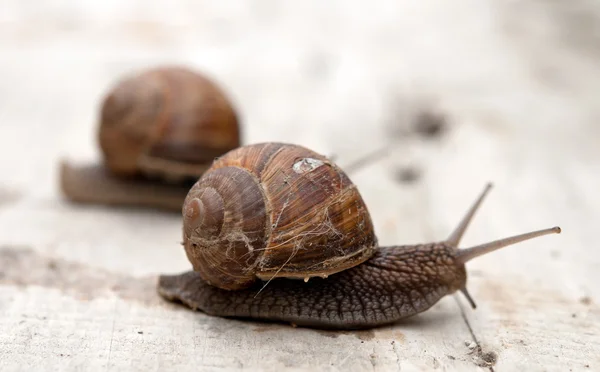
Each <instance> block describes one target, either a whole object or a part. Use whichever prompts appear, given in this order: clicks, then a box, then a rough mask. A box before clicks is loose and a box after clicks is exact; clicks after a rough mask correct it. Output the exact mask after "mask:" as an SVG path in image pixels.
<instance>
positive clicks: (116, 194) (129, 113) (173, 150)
mask: <svg viewBox="0 0 600 372" xmlns="http://www.w3.org/2000/svg"><path fill="white" fill-rule="evenodd" d="M240 132H241V131H240V126H239V119H238V117H237V114H236V112H235V110H234V108H233V105H232V103H231V101H230V99H229V98H228V97H227V96H226V95H225V93H224V92H223V91H222V89H221V88H220V87H219V86H218V85H217V84H216V83H214V82H213V81H211V80H210V79H208V78H207V77H206V76H204V75H203V74H200V73H198V72H195V71H192V70H191V69H188V68H184V67H179V66H164V67H157V68H153V69H149V70H146V71H142V72H139V73H137V74H132V75H130V76H127V77H124V78H122V79H121V80H120V81H118V82H117V83H116V84H115V86H114V87H113V88H112V89H111V90H110V91H109V92H108V93H107V94H106V95H105V97H104V98H103V100H102V103H101V107H100V112H99V125H98V132H97V139H98V144H99V147H100V149H101V151H102V158H103V165H102V166H97V165H91V166H90V165H87V166H82V167H75V166H72V165H69V164H67V163H66V162H65V163H63V164H62V167H61V186H62V189H63V192H64V194H65V195H66V196H67V197H68V198H70V199H71V200H74V201H79V202H93V203H102V204H129V205H149V206H153V207H166V208H169V209H173V210H180V208H181V204H182V203H183V200H184V199H185V196H186V194H187V191H188V190H189V187H190V186H191V184H192V183H193V181H195V180H197V179H198V177H200V176H201V175H202V173H203V172H204V171H205V170H206V169H207V168H208V167H209V166H210V164H211V163H212V161H213V160H214V158H215V157H218V156H219V155H222V154H224V153H226V152H227V151H229V150H232V149H234V148H236V147H238V146H240V143H241V133H240ZM90 188H91V189H90Z"/></svg>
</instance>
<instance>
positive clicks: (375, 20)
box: [0, 0, 600, 245]
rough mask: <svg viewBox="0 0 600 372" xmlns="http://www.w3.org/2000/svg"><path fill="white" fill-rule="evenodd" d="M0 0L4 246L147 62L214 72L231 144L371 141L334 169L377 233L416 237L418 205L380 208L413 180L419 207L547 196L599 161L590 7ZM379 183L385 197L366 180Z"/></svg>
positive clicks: (581, 182) (350, 146) (575, 186)
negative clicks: (432, 125)
mask: <svg viewBox="0 0 600 372" xmlns="http://www.w3.org/2000/svg"><path fill="white" fill-rule="evenodd" d="M0 4H1V6H0V9H1V11H0V81H1V84H0V149H1V151H2V155H3V156H2V159H1V163H2V169H3V175H2V178H1V179H2V190H1V193H2V199H3V200H4V201H3V203H4V204H12V206H13V209H11V210H10V211H11V212H10V213H11V218H8V217H7V218H6V220H3V221H4V222H5V223H6V225H5V226H12V227H14V228H13V229H11V228H8V229H7V230H5V232H4V233H3V235H4V239H5V240H7V241H10V242H15V241H16V242H21V241H27V240H28V239H32V238H31V237H29V238H24V237H23V235H22V233H21V232H20V231H22V230H19V228H18V226H20V225H21V224H27V223H35V222H34V220H35V219H36V218H42V217H32V215H31V213H35V214H36V215H37V216H40V215H42V214H43V213H49V214H50V215H49V216H52V215H53V212H51V211H54V209H53V208H62V206H63V203H62V201H61V199H60V195H59V193H58V190H57V188H56V183H57V181H56V171H57V162H58V160H59V159H60V158H62V157H67V158H70V159H75V160H81V161H85V160H94V159H98V157H99V149H98V145H97V138H96V136H97V125H98V115H99V107H100V102H101V99H102V98H103V97H104V95H105V94H106V93H107V92H108V90H109V89H110V88H111V87H112V86H113V85H114V84H115V83H116V81H117V80H118V79H120V78H121V77H123V76H124V75H126V74H129V73H134V72H138V71H140V70H143V69H146V68H149V67H154V66H157V65H161V64H180V65H185V66H188V67H190V68H194V69H197V70H198V71H200V72H202V73H205V74H206V75H207V76H209V77H211V78H212V79H213V80H214V81H216V82H217V83H218V84H219V85H220V86H221V87H222V88H223V89H224V90H225V91H226V92H227V94H228V95H229V97H230V98H231V99H232V101H233V103H234V105H235V107H236V109H237V110H238V113H239V115H240V119H241V125H242V131H243V142H244V143H253V142H262V141H286V142H295V143H299V144H302V145H305V146H308V147H310V148H312V149H314V150H316V151H318V152H321V153H323V154H326V155H332V156H335V158H336V161H337V162H338V163H339V164H340V165H342V166H345V165H348V164H351V163H353V162H355V161H357V160H360V159H361V157H363V156H366V155H368V154H369V153H372V152H377V151H378V150H379V149H382V148H387V149H388V150H389V151H387V152H386V153H384V154H383V155H382V154H381V153H380V154H379V155H377V159H378V160H377V159H376V160H373V161H371V162H370V163H368V164H369V165H368V167H367V168H369V169H371V170H370V171H369V173H365V172H366V171H362V170H357V171H356V172H355V173H353V174H352V175H351V176H352V177H353V179H354V180H355V182H356V183H358V184H359V187H360V188H361V190H365V191H363V194H365V195H364V196H365V198H366V199H367V202H368V204H369V205H371V206H372V208H373V209H374V210H377V211H378V213H377V214H376V215H375V216H374V218H375V219H376V221H377V223H378V226H380V227H379V228H380V229H382V230H383V232H382V234H383V240H384V241H388V240H389V241H397V240H399V239H401V238H402V237H408V239H409V240H413V239H421V238H423V237H424V231H426V230H427V228H425V227H422V226H423V222H424V221H423V220H422V219H418V220H415V221H414V222H413V223H414V224H415V225H410V223H411V222H409V224H408V226H405V225H402V224H401V225H400V226H398V224H395V223H393V222H389V221H390V220H394V219H395V218H397V215H398V214H399V213H398V208H399V206H398V205H397V203H401V205H400V207H401V208H406V209H405V211H403V212H402V214H409V215H417V216H418V215H422V214H423V203H422V202H423V200H422V199H419V195H421V196H422V195H423V194H422V193H421V194H415V192H416V191H415V190H427V191H423V192H426V195H427V196H426V198H428V199H431V198H433V199H432V201H431V204H433V205H435V199H436V198H441V196H439V195H445V196H444V198H452V197H453V196H458V195H461V196H462V197H463V198H464V199H462V200H470V199H469V197H472V196H474V195H475V193H476V192H477V191H478V190H480V188H481V187H482V185H483V184H484V183H485V182H487V181H489V180H493V181H496V182H500V183H502V184H503V185H504V187H503V188H502V189H501V190H505V191H506V190H507V189H509V188H517V186H518V185H517V184H516V183H515V181H514V179H515V178H519V177H521V176H522V175H524V174H527V175H529V177H525V178H521V180H522V183H523V184H521V185H520V186H519V190H520V191H522V192H523V194H522V195H527V196H522V197H523V198H528V197H529V195H530V193H531V191H532V190H537V189H540V188H541V190H540V191H539V193H540V195H543V196H542V197H544V202H547V204H548V203H550V201H551V203H553V204H554V205H561V203H563V204H562V205H564V203H567V200H569V199H570V201H569V202H574V200H577V196H578V195H582V194H583V193H582V192H591V190H593V189H597V186H599V185H598V181H597V178H590V177H587V176H586V174H589V173H590V172H597V171H598V170H599V167H598V161H597V156H596V154H597V152H598V144H599V139H598V138H599V135H600V125H598V120H599V119H600V105H599V103H600V94H599V91H600V65H599V64H598V58H599V57H600V24H599V23H598V19H600V17H599V14H600V8H599V7H598V6H596V5H595V4H594V2H592V1H585V0H577V1H574V2H569V3H568V4H567V3H562V2H555V1H541V0H539V1H536V0H529V1H518V2H517V1H492V0H489V1H477V0H461V1H458V2H452V3H448V2H446V1H442V0H437V1H436V0H428V1H421V2H418V3H415V2H411V1H379V2H378V3H376V4H373V5H368V6H367V5H365V4H363V3H361V2H353V1H333V2H327V3H326V4H323V3H322V2H320V1H303V2H294V1H269V0H260V1H259V0H256V1H224V2H214V1H152V2H148V1H105V2H99V1H68V0H67V1H55V2H41V1H20V0H2V1H1V3H0ZM423 112H425V113H427V112H430V113H431V112H436V113H437V114H436V115H438V116H439V117H438V119H437V120H438V122H439V123H441V124H440V128H441V130H439V131H435V132H436V133H434V135H428V134H427V130H425V131H423V130H420V129H419V125H420V124H419V123H420V122H421V121H420V119H419V118H420V117H422V114H423ZM362 169H366V168H362ZM536 172H540V174H542V173H543V174H548V173H552V174H555V175H558V176H557V179H558V180H560V182H564V184H565V187H566V188H567V189H569V190H571V191H572V192H573V196H572V197H571V196H569V195H567V194H564V193H563V192H556V193H555V192H551V191H546V192H547V193H548V194H547V195H546V194H544V192H545V191H544V187H543V185H544V183H545V181H544V180H543V179H541V178H540V177H541V176H536ZM459 175H460V176H459ZM414 180H420V181H422V182H421V183H419V182H413V181H414ZM398 184H400V186H398ZM440 184H446V185H449V186H448V190H444V189H443V188H440V187H439V186H437V185H440ZM390 185H395V186H394V187H395V188H394V189H393V190H395V191H393V192H394V194H393V196H389V195H388V197H386V198H383V197H381V196H380V195H377V194H378V193H377V192H375V193H373V192H371V191H370V190H380V191H381V190H388V189H387V187H389V186H390ZM419 185H421V186H419ZM423 185H425V186H423ZM419 187H420V189H419ZM499 192H502V191H499ZM518 197H519V196H517V198H518ZM389 198H395V200H397V201H396V202H395V203H390V202H389V200H388V199H389ZM398 200H399V201H398ZM413 200H416V201H414V202H413ZM521 201H523V202H524V201H525V200H521ZM516 202H519V200H518V199H517V200H516ZM580 202H581V203H583V201H580ZM590 202H591V203H598V202H595V201H590V200H587V201H585V203H590ZM428 205H429V204H428ZM457 205H459V206H463V205H464V201H462V202H461V204H458V203H457ZM33 206H35V212H32V210H31V209H30V208H32V207H33ZM561 209H562V208H561ZM4 211H5V212H4V214H5V215H6V213H8V212H6V209H4ZM19 211H20V212H19ZM69 213H74V212H69ZM439 213H448V215H445V216H448V217H449V216H456V214H457V213H458V211H457V210H455V209H453V210H451V211H448V212H445V211H444V210H441V211H439ZM93 215H94V214H91V215H90V216H93ZM49 216H48V217H47V218H50V217H49ZM111 216H112V217H110V218H119V217H115V216H113V215H111ZM143 216H144V217H139V218H152V217H148V216H147V215H143ZM90 218H92V217H90ZM157 218H162V217H157ZM423 218H425V217H423ZM32 219H33V220H32ZM442 219H444V218H443V217H442ZM11 221H12V222H11ZM56 221H58V220H56ZM386 221H387V222H386ZM543 222H544V221H540V223H543ZM55 223H56V222H55ZM70 223H72V222H69V219H65V220H64V224H65V227H64V228H65V229H67V227H66V226H68V225H69V224H70ZM173 223H174V224H175V225H172V226H177V224H178V223H179V222H178V221H175V222H173ZM386 223H387V224H386ZM551 223H555V222H551ZM160 225H161V226H162V222H161V223H160ZM44 226H45V225H44ZM385 226H387V227H385ZM442 228H443V229H444V231H446V230H447V229H448V228H449V227H448V226H445V225H444V226H443V227H442ZM42 229H44V228H43V227H42ZM11 231H12V232H11ZM86 231H87V229H86ZM169 231H172V230H169ZM49 233H50V232H49ZM50 234H54V233H50ZM84 235H85V234H84ZM32 236H33V235H32ZM35 236H37V235H35ZM56 236H57V238H56V240H57V243H56V244H59V245H60V244H64V241H63V240H62V238H58V236H60V234H58V233H57V235H56ZM33 240H35V238H33ZM42 240H43V239H42ZM58 241H60V243H59V242H58ZM169 241H170V240H169ZM165 243H166V242H165V241H160V244H165Z"/></svg>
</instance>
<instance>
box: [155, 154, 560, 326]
mask: <svg viewBox="0 0 600 372" xmlns="http://www.w3.org/2000/svg"><path fill="white" fill-rule="evenodd" d="M491 186H492V185H491V184H488V185H486V187H485V189H484V191H483V192H482V193H481V194H480V195H479V197H478V199H477V200H476V201H475V203H474V204H473V205H472V206H471V207H470V208H469V210H468V212H467V213H466V215H465V216H464V218H463V219H462V220H461V221H460V223H459V224H458V227H456V229H455V230H454V231H453V232H452V233H451V234H450V235H449V237H448V238H447V239H445V240H443V241H439V242H434V243H426V244H416V245H399V246H389V247H380V246H379V245H378V240H377V237H376V235H375V232H374V226H373V223H372V220H371V217H370V215H369V211H368V209H367V206H366V205H365V202H364V200H363V199H362V197H361V194H360V193H359V191H358V189H357V187H356V186H355V185H354V184H353V183H352V182H351V181H350V179H349V178H348V176H347V175H346V174H345V173H344V171H342V170H341V169H340V168H338V166H336V165H335V164H334V163H332V162H331V161H329V160H328V159H327V158H326V157H324V156H322V155H320V154H318V153H316V152H314V151H311V150H309V149H307V148H305V147H302V146H299V145H294V144H286V143H258V144H252V145H246V146H243V147H240V148H238V149H234V150H232V151H230V152H228V153H227V154H225V155H224V156H222V157H220V158H219V159H218V160H216V161H215V162H214V163H213V165H212V167H211V168H210V169H209V170H208V171H207V172H206V173H205V174H204V175H203V176H202V177H201V178H200V179H199V180H198V181H197V182H196V183H195V184H194V186H193V187H192V188H191V189H190V191H189V193H188V195H187V197H186V199H185V201H184V204H183V207H182V215H183V231H182V233H183V247H184V251H185V254H186V256H187V258H188V259H189V261H190V262H191V264H192V270H189V271H185V272H183V273H178V274H162V275H160V276H159V278H158V284H157V291H158V293H159V295H160V296H162V297H163V298H164V299H165V300H166V301H172V302H178V303H182V304H183V305H184V306H187V307H189V308H191V309H194V310H200V311H202V312H204V313H206V314H209V315H213V316H219V317H225V318H250V319H255V320H261V321H271V322H285V323H291V324H293V325H295V326H304V327H311V328H322V329H365V328H372V327H377V326H382V325H387V324H391V323H395V322H397V321H399V320H401V319H403V318H406V317H409V316H413V315H416V314H418V313H421V312H423V311H425V310H427V309H429V308H430V307H432V306H433V305H434V304H435V303H437V302H438V301H439V300H440V299H441V298H443V297H444V296H446V295H450V294H453V293H455V292H457V291H460V292H462V293H463V294H464V296H465V297H466V299H467V301H468V302H469V303H470V305H471V306H472V307H473V308H476V305H475V302H474V300H473V299H472V297H471V296H470V295H469V292H468V291H467V289H466V282H467V272H466V268H465V264H466V263H467V262H468V261H470V260H472V259H474V258H476V257H479V256H481V255H484V254H487V253H490V252H492V251H495V250H497V249H499V248H502V247H505V246H508V245H512V244H515V243H518V242H522V241H525V240H528V239H532V238H535V237H538V236H542V235H546V234H551V233H560V232H561V230H560V228H559V227H553V228H550V229H544V230H539V231H534V232H530V233H526V234H522V235H517V236H513V237H510V238H505V239H500V240H496V241H493V242H491V243H486V244H482V245H478V246H475V247H471V248H466V249H459V243H460V241H461V238H462V236H463V234H464V232H465V230H466V229H467V226H468V225H469V223H470V221H471V219H472V218H473V215H474V214H475V212H476V211H477V209H478V208H479V206H480V204H481V202H482V201H483V199H484V197H485V195H486V194H487V193H488V192H489V190H490V188H491Z"/></svg>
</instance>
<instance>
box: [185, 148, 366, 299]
mask: <svg viewBox="0 0 600 372" xmlns="http://www.w3.org/2000/svg"><path fill="white" fill-rule="evenodd" d="M183 216H184V222H183V244H184V247H185V251H186V254H187V256H188V258H189V260H190V261H191V263H192V265H193V267H194V269H195V270H196V271H198V272H199V273H200V275H201V276H202V278H203V279H204V280H206V281H207V282H209V283H211V284H212V285H214V286H217V287H220V288H223V289H229V290H233V289H242V288H246V287H249V286H250V285H252V284H253V283H254V281H255V280H256V279H261V280H268V279H271V278H275V277H285V278H301V279H305V280H308V279H309V278H310V277H314V276H319V277H327V276H328V275H330V274H333V273H336V272H339V271H342V270H345V269H347V268H349V267H353V266H356V265H358V264H360V263H361V262H364V261H365V260H367V259H368V258H369V257H371V256H372V254H373V253H374V250H375V247H376V246H377V239H376V237H375V233H374V229H373V223H372V221H371V218H370V216H369V212H368V210H367V207H366V205H365V203H364V201H363V199H362V197H361V195H360V193H359V192H358V190H357V188H356V187H355V186H354V184H353V183H352V182H351V181H350V179H349V178H348V176H347V175H346V174H345V173H344V172H343V171H342V170H341V169H339V168H338V167H337V166H336V165H335V164H333V163H331V162H330V161H328V160H327V158H325V157H324V156H322V155H319V154H317V153H315V152H313V151H311V150H309V149H307V148H304V147H301V146H297V145H290V144H282V143H263V144H254V145H248V146H244V147H240V148H238V149H235V150H233V151H230V152H229V153H227V154H226V155H224V156H223V157H221V158H220V159H218V160H216V161H215V163H214V164H213V165H212V167H211V168H210V169H209V170H208V171H207V172H206V173H205V174H204V175H203V176H202V178H201V179H200V180H198V182H197V183H196V184H194V186H193V187H192V188H191V189H190V191H189V194H188V196H187V198H186V199H185V202H184V205H183Z"/></svg>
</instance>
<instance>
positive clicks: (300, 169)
mask: <svg viewBox="0 0 600 372" xmlns="http://www.w3.org/2000/svg"><path fill="white" fill-rule="evenodd" d="M323 164H325V163H323V161H322V160H319V159H313V158H304V159H301V160H298V161H297V162H295V163H294V165H293V166H292V169H294V172H296V173H298V174H302V173H308V172H312V171H314V170H315V169H317V168H319V167H320V166H321V165H323Z"/></svg>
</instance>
